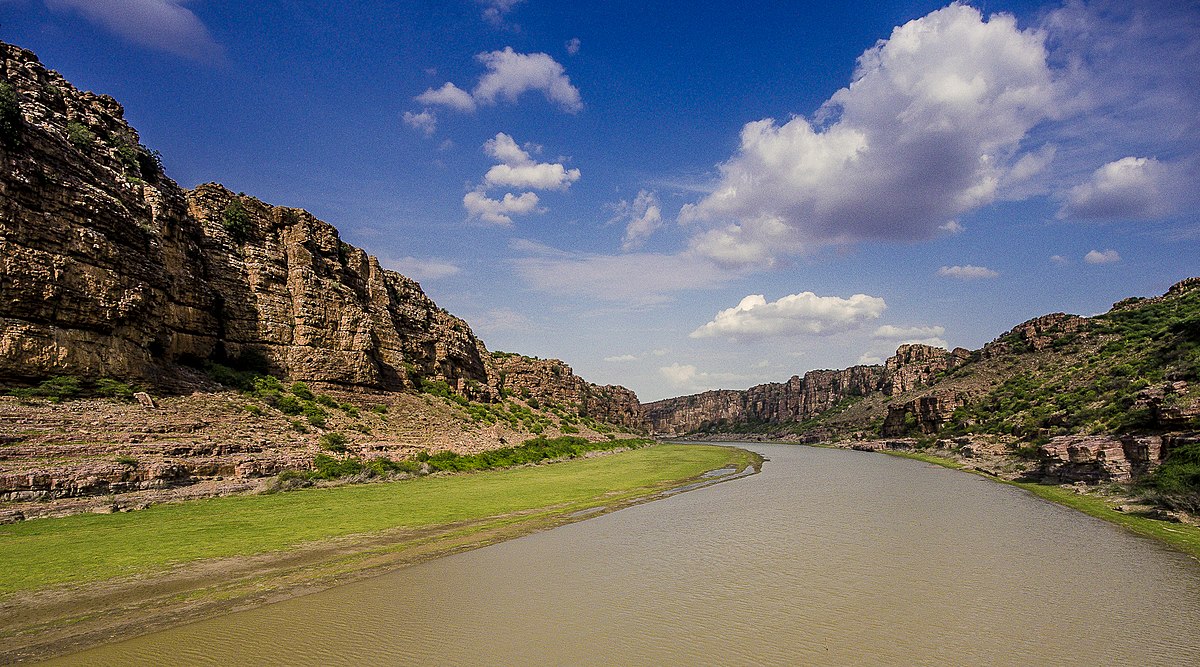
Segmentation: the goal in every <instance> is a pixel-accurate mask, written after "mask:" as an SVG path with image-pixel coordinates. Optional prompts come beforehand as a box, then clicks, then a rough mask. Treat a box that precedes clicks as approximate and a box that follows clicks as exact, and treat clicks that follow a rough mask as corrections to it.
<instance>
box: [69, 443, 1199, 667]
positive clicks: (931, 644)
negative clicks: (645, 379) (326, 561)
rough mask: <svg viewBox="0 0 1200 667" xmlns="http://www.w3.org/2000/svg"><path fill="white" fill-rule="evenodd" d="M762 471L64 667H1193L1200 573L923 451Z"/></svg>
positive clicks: (811, 456) (802, 459)
mask: <svg viewBox="0 0 1200 667" xmlns="http://www.w3.org/2000/svg"><path fill="white" fill-rule="evenodd" d="M747 447H749V448H751V449H754V450H756V451H759V452H761V453H763V454H764V455H766V456H768V457H770V459H771V461H770V463H767V464H766V466H765V467H764V469H763V473H762V474H760V475H754V476H751V477H748V478H745V479H740V480H736V481H732V482H728V483H724V484H719V485H717V486H714V487H710V488H706V489H701V490H698V491H695V492H692V493H685V494H680V495H677V496H674V497H671V498H669V499H666V500H662V501H658V502H654V503H650V504H647V505H641V506H637V507H633V508H630V509H626V510H622V511H620V512H616V513H614V514H609V515H606V516H602V517H598V518H594V519H589V520H587V521H584V522H581V523H576V524H572V525H569V526H564V527H561V528H557V529H554V530H552V531H548V532H544V533H539V534H536V535H532V536H528V537H524V538H521V539H518V540H514V541H511V542H506V543H503V544H498V545H494V546H491V547H487V548H484V549H479V550H476V551H472V552H468V553H463V554H459V555H455V556H450V557H447V558H443V559H440V560H436V561H432V562H429V563H424V564H421V565H417V566H413V567H410V568H407V569H403V570H399V571H397V572H394V573H391V574H388V575H384V576H381V577H378V578H374V579H370V580H366V581H361V582H358V583H355V584H351V585H347V586H344V587H340V588H336V589H332V590H329V591H325V592H323V593H318V594H315V595H310V596H307V597H302V598H297V599H294V600H289V601H287V602H283V603H279V604H276V605H271V606H268V607H263V608H259V609H255V610H251V611H248V612H242V613H238V614H232V615H229V616H225V617H222V618H219V619H214V620H212V621H206V622H202V623H196V624H193V625H189V626H185V627H182V628H176V629H174V630H169V631H165V632H160V633H156V634H153V635H149V636H146V637H142V638H138V639H134V640H131V641H127V642H124V643H120V644H114V645H111V646H107V647H101V648H99V649H96V650H93V651H90V652H85V653H82V654H78V655H76V656H71V657H69V658H67V659H65V660H64V661H63V664H81V665H130V664H147V665H151V664H175V665H191V664H195V665H204V664H210V665H229V664H286V665H300V664H308V665H327V664H355V665H363V664H378V665H396V664H454V665H475V664H503V665H550V664H553V665H589V664H596V665H673V664H720V665H739V664H746V665H794V664H810V665H811V664H831V665H851V664H854V665H869V664H878V665H901V664H905V665H907V664H937V665H963V664H989V665H996V664H1008V665H1032V664H1037V665H1049V664H1054V665H1102V664H1103V665H1115V664H1128V665H1151V664H1160V665H1194V664H1200V633H1198V632H1196V628H1200V566H1198V565H1197V563H1196V562H1195V561H1193V560H1191V559H1189V558H1187V557H1184V556H1182V555H1180V554H1177V553H1174V552H1171V551H1168V550H1166V549H1165V548H1163V547H1160V546H1158V545H1157V544H1156V543H1154V542H1150V541H1147V540H1144V539H1141V538H1137V537H1134V536H1131V535H1129V534H1127V533H1125V532H1123V531H1121V530H1120V529H1118V528H1115V527H1113V526H1111V525H1109V524H1106V523H1104V522H1101V521H1099V520H1096V519H1092V518H1090V517H1087V516H1085V515H1082V514H1079V513H1077V512H1074V511H1072V510H1068V509H1065V508H1062V507H1059V506H1056V505H1052V504H1049V503H1046V502H1043V501H1040V500H1037V499H1035V498H1033V497H1031V496H1029V495H1027V494H1025V493H1024V492H1021V491H1020V490H1018V489H1014V488H1010V487H1007V486H1002V485H1000V484H995V483H992V482H990V481H988V480H985V479H982V478H980V477H976V476H973V475H966V474H963V473H959V472H955V471H951V470H946V469H943V468H936V467H933V466H929V465H926V464H923V463H919V462H916V461H909V460H904V459H896V458H891V457H887V456H880V455H877V454H868V453H861V452H851V451H843V450H829V449H812V448H807V447H799V446H785V445H759V444H754V445H747Z"/></svg>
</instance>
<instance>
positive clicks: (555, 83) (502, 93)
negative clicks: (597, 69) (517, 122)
mask: <svg viewBox="0 0 1200 667" xmlns="http://www.w3.org/2000/svg"><path fill="white" fill-rule="evenodd" d="M475 59H476V60H478V61H479V62H481V63H483V66H484V67H485V68H486V69H487V71H486V72H484V74H483V76H481V77H479V82H478V83H476V84H475V88H474V90H472V91H471V92H470V93H468V92H467V91H465V90H463V89H461V88H459V87H458V86H456V85H454V84H453V83H451V82H449V81H447V82H446V83H445V84H443V85H442V87H441V88H438V89H436V90H435V89H433V88H430V89H428V90H426V91H425V92H423V93H421V94H420V95H418V96H417V97H416V99H417V101H418V102H421V103H423V104H441V105H444V106H448V107H450V108H452V109H457V110H459V111H468V112H469V111H474V110H475V108H476V107H477V106H479V105H491V104H495V103H496V100H497V99H505V100H507V101H509V102H516V101H517V99H518V98H519V97H521V95H523V94H525V93H526V92H529V91H531V90H532V91H540V92H541V93H542V95H544V96H545V97H546V99H547V100H548V101H550V102H553V103H555V104H557V105H558V106H559V107H560V108H561V109H562V110H563V111H567V112H569V113H578V112H579V111H582V110H583V99H582V97H581V96H580V95H579V89H578V88H576V87H575V86H574V85H572V84H571V79H570V77H568V76H567V71H566V68H564V67H563V66H562V65H561V64H560V63H559V62H558V61H557V60H555V59H554V58H552V57H550V56H549V55H548V54H545V53H517V52H516V51H513V49H512V47H511V46H506V47H504V50H502V51H486V52H484V53H480V54H478V55H476V56H475Z"/></svg>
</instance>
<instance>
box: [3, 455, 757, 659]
mask: <svg viewBox="0 0 1200 667" xmlns="http://www.w3.org/2000/svg"><path fill="white" fill-rule="evenodd" d="M760 469H761V463H754V464H752V465H751V466H749V467H748V468H746V469H745V470H744V471H742V472H741V473H738V472H736V471H733V473H732V474H728V475H724V476H720V477H709V478H705V477H704V476H698V477H695V478H691V479H686V480H677V481H675V482H672V483H668V484H664V485H662V486H660V487H658V488H653V489H647V490H645V491H644V492H643V493H638V494H636V495H633V496H624V497H620V496H617V497H614V498H613V499H612V500H611V501H610V502H608V503H607V504H604V505H601V506H599V507H593V508H587V509H586V510H585V511H580V509H579V506H578V504H566V505H553V506H547V507H541V508H535V509H531V510H525V511H521V512H514V513H509V514H502V515H497V516H491V517H485V518H481V519H476V520H472V521H463V522H457V523H451V524H443V525H439V526H432V527H427V528H421V529H394V530H388V531H383V532H379V533H372V534H369V535H350V536H344V537H339V538H334V539H330V540H322V541H319V542H315V543H311V544H307V545H301V546H298V547H295V548H291V549H287V550H285V551H276V552H269V553H263V554H256V555H251V556H237V557H231V558H218V559H206V560H202V561H195V562H191V563H185V564H181V565H178V566H176V567H173V568H171V569H169V570H166V571H159V572H151V573H145V574H140V575H135V576H130V577H121V578H115V579H108V580H104V581H99V582H92V583H87V584H79V585H72V586H61V587H54V588H50V589H43V590H38V591H25V592H19V593H14V594H11V595H9V596H6V597H5V598H0V645H2V647H0V664H14V663H21V662H33V661H38V660H44V659H47V658H51V657H54V656H59V655H64V654H68V653H73V652H76V651H80V650H83V649H86V648H89V647H92V646H97V645H100V644H105V643H109V642H113V641H119V640H123V639H129V638H132V637H136V636H139V635H143V634H148V633H151V632H155V631H159V630H163V629H165V628H169V627H173V626H178V625H183V624H186V623H191V622H194V621H199V620H203V619H207V618H213V617H216V616H220V615H222V614H227V613H230V612H235V611H241V610H244V609H250V608H253V607H257V606H261V605H265V604H270V603H273V602H279V601H282V600H287V599H291V598H295V597H299V596H302V595H307V594H310V593H315V592H318V591H322V590H326V589H328V588H332V587H334V586H338V585H341V584H346V583H349V582H352V581H358V580H361V579H365V578H368V577H373V576H378V575H380V574H383V573H386V572H389V571H391V570H395V569H397V568H401V567H406V566H409V565H414V564H417V563H421V562H425V561H428V560H432V559H435V558H440V557H442V556H447V555H450V554H453V553H458V552H462V551H467V550H471V549H476V548H479V547H483V546H487V545H489V544H494V543H497V542H501V541H504V540H510V539H513V538H516V537H521V536H523V535H528V534H530V533H534V532H537V531H541V530H547V529H549V528H553V527H556V526H560V525H564V524H568V523H574V522H577V521H583V520H585V519H590V518H593V517H597V516H601V515H603V514H607V513H610V512H614V511H617V510H620V509H624V508H626V507H631V506H634V505H638V504H642V503H646V502H650V501H653V500H657V499H660V498H664V497H667V496H668V495H671V494H672V493H673V492H685V491H691V490H694V489H698V488H702V487H705V486H711V485H713V484H719V483H721V482H724V481H728V480H730V479H736V478H740V477H743V476H745V475H747V474H755V473H757V472H759V471H760Z"/></svg>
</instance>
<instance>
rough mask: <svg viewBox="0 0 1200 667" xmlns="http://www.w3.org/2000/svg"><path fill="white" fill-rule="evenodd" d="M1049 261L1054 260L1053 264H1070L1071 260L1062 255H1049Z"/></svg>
mask: <svg viewBox="0 0 1200 667" xmlns="http://www.w3.org/2000/svg"><path fill="white" fill-rule="evenodd" d="M1050 261H1051V262H1054V263H1055V264H1070V263H1071V260H1069V259H1067V258H1066V257H1063V256H1062V255H1051V256H1050Z"/></svg>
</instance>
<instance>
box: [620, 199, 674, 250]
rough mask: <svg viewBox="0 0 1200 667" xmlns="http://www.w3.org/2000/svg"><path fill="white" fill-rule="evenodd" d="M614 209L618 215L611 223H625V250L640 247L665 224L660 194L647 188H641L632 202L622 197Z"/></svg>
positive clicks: (623, 246)
mask: <svg viewBox="0 0 1200 667" xmlns="http://www.w3.org/2000/svg"><path fill="white" fill-rule="evenodd" d="M613 210H614V211H615V212H616V215H615V216H614V217H613V218H612V220H610V221H609V223H610V224H611V223H618V222H624V223H625V236H624V237H623V238H622V239H621V250H624V251H625V252H629V251H630V250H636V249H637V248H640V247H641V246H642V244H643V243H645V242H646V239H648V238H650V236H651V235H652V234H654V232H656V231H658V228H659V227H662V224H663V218H662V205H661V204H659V201H658V195H657V194H656V193H654V192H649V191H647V190H639V191H638V193H637V196H636V197H634V199H633V202H632V203H631V202H628V201H625V200H624V199H622V200H621V201H619V202H617V203H616V204H615V205H614V206H613Z"/></svg>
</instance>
